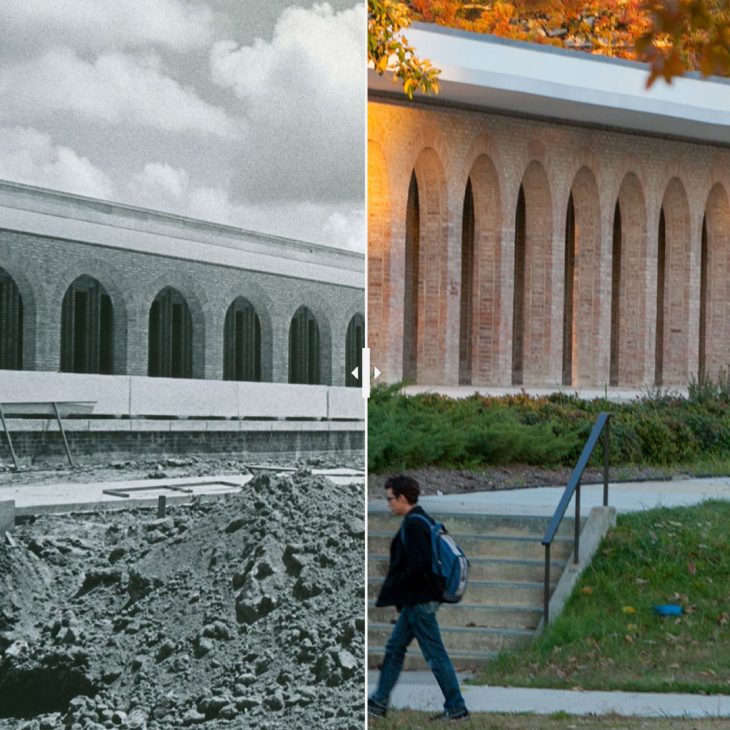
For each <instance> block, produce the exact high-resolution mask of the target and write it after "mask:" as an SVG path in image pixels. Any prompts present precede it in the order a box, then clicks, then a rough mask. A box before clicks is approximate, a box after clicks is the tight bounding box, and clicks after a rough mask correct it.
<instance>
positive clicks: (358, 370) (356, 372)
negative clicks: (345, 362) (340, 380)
mask: <svg viewBox="0 0 730 730" xmlns="http://www.w3.org/2000/svg"><path fill="white" fill-rule="evenodd" d="M350 375H354V376H355V380H359V379H360V368H359V367H355V369H354V370H353V371H352V372H351V373H350Z"/></svg>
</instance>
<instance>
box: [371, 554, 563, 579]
mask: <svg viewBox="0 0 730 730" xmlns="http://www.w3.org/2000/svg"><path fill="white" fill-rule="evenodd" d="M565 562H566V561H565V560H551V561H550V574H551V575H553V576H554V575H560V574H561V573H562V572H563V569H564V568H565ZM388 564H389V557H388V555H385V554H370V555H368V575H370V576H372V577H376V576H381V577H385V575H387V573H388ZM544 578H545V560H544V559H543V560H537V559H528V558H491V557H490V558H482V557H470V558H469V580H511V581H520V580H527V581H542V580H544Z"/></svg>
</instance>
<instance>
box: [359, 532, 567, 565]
mask: <svg viewBox="0 0 730 730" xmlns="http://www.w3.org/2000/svg"><path fill="white" fill-rule="evenodd" d="M393 534H394V533H393V531H388V532H385V531H383V530H371V529H369V531H368V553H371V554H374V555H389V554H390V543H391V540H392V539H393ZM454 539H455V540H456V542H457V543H458V544H459V546H460V547H461V549H462V550H463V551H464V553H465V554H466V557H467V558H468V559H469V560H472V559H473V558H479V557H483V558H497V557H505V558H514V559H527V560H540V559H542V560H545V548H544V547H543V545H542V542H541V540H542V536H540V537H536V536H524V535H492V534H486V533H482V534H461V535H456V536H454ZM572 550H573V540H572V538H567V537H556V538H555V540H554V541H553V544H552V547H551V549H550V557H551V559H556V560H567V559H568V557H569V556H570V553H571V552H572Z"/></svg>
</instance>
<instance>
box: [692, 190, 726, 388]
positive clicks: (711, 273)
mask: <svg viewBox="0 0 730 730" xmlns="http://www.w3.org/2000/svg"><path fill="white" fill-rule="evenodd" d="M700 297H701V299H700V343H699V344H700V347H699V350H700V368H699V371H700V375H701V376H707V377H709V378H713V379H716V378H717V377H718V376H719V374H720V372H721V371H723V370H724V371H727V370H728V369H729V368H730V202H729V201H728V194H727V189H726V188H725V186H724V185H722V184H721V183H715V185H714V186H713V187H712V190H710V193H709V195H708V196H707V203H706V205H705V215H704V220H703V223H702V260H701V282H700Z"/></svg>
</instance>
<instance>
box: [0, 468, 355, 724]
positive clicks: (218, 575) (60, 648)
mask: <svg viewBox="0 0 730 730" xmlns="http://www.w3.org/2000/svg"><path fill="white" fill-rule="evenodd" d="M363 509H364V495H363V488H362V487H359V486H354V485H353V486H348V487H335V486H333V485H332V484H331V483H329V482H327V481H326V480H325V479H323V478H318V477H314V476H312V475H311V474H310V473H307V472H298V473H296V474H295V475H293V476H287V477H280V476H276V477H275V476H269V475H265V474H264V475H260V476H258V477H256V478H255V479H253V480H252V481H250V482H249V483H248V484H247V485H246V486H245V487H244V488H243V490H242V492H241V493H240V494H238V495H235V496H229V497H226V498H224V499H221V500H220V501H216V502H206V503H202V504H201V503H197V504H193V505H192V506H190V507H177V508H175V509H170V510H169V512H168V515H167V516H166V517H165V518H164V519H157V518H156V516H155V514H154V513H152V512H150V511H140V510H137V511H129V512H122V513H115V514H110V513H104V514H101V513H98V514H84V515H74V516H45V517H40V518H38V519H37V520H36V521H35V522H34V523H32V524H26V525H22V526H18V527H17V528H16V530H15V533H14V537H15V540H16V541H17V546H16V547H10V546H7V545H4V546H2V547H0V727H7V728H28V729H30V728H34V729H38V730H40V729H43V730H45V729H46V728H48V729H49V730H50V729H52V728H66V729H69V728H73V729H74V730H77V729H78V728H102V727H104V728H111V727H115V728H149V729H150V730H152V729H153V728H160V729H162V728H165V729H166V728H180V727H186V726H194V725H202V726H205V727H240V728H244V727H265V728H285V727H286V728H303V727H308V726H311V727H317V728H338V729H342V728H350V727H352V728H361V727H362V725H363V722H364V716H363V693H364V619H363V617H364V601H365V598H364V586H363V569H362V566H363V564H364V549H365V525H364V520H363ZM21 718H25V719H21Z"/></svg>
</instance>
